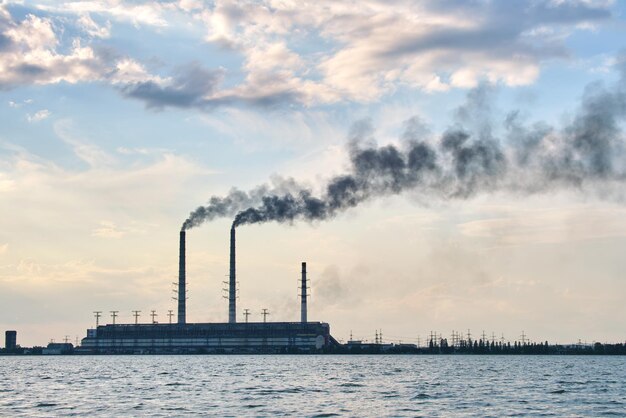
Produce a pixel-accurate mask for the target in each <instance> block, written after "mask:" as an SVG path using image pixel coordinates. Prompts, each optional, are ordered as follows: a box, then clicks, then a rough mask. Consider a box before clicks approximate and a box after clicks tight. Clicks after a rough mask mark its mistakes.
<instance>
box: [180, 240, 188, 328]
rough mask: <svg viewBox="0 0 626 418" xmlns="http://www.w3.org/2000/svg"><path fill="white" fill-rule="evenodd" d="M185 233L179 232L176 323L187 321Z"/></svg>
mask: <svg viewBox="0 0 626 418" xmlns="http://www.w3.org/2000/svg"><path fill="white" fill-rule="evenodd" d="M185 285H186V283H185V231H184V230H182V231H180V252H179V254H178V323H179V324H184V323H185V322H186V321H187V306H186V305H187V290H186V289H185Z"/></svg>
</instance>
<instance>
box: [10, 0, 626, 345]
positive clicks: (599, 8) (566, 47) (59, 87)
mask: <svg viewBox="0 0 626 418" xmlns="http://www.w3.org/2000/svg"><path fill="white" fill-rule="evenodd" d="M625 13H626V3H624V2H621V1H617V0H615V1H611V0H511V1H495V0H442V1H425V0H414V1H401V0H398V1H375V0H366V1H342V2H338V1H324V0H318V1H314V2H307V1H302V2H299V1H289V0H268V1H238V2H231V1H213V2H208V1H207V2H203V1H195V0H178V1H175V0H172V1H161V2H158V1H139V0H138V1H127V2H122V1H118V0H91V1H72V2H63V1H46V0H42V1H26V0H25V1H12V0H0V215H1V216H0V329H2V330H6V329H16V330H17V331H18V343H20V344H22V345H23V346H31V345H43V344H46V343H47V342H49V341H50V340H55V341H61V340H62V339H64V338H65V336H68V337H69V338H70V339H71V340H72V341H73V340H74V339H75V338H76V337H79V338H82V337H83V336H84V335H85V330H86V329H87V328H90V327H93V326H94V318H93V313H92V312H93V311H103V312H104V313H105V318H104V319H103V320H104V321H105V322H110V321H111V319H110V317H109V316H108V312H109V311H112V310H118V311H119V312H120V313H119V319H118V322H132V320H133V318H132V316H131V311H132V310H141V311H142V316H141V317H140V321H144V322H148V321H149V320H150V318H149V313H150V311H151V310H155V311H156V312H157V314H158V316H157V320H158V321H160V322H166V321H168V318H167V312H168V310H170V309H171V310H174V311H175V309H176V302H175V301H174V300H173V299H172V297H173V296H175V295H174V294H173V292H172V291H173V289H174V285H173V283H175V282H176V281H177V273H178V233H179V231H180V229H181V225H182V224H183V222H185V220H187V218H188V217H189V216H190V213H191V212H192V211H194V210H196V208H198V207H200V206H206V205H207V204H208V202H209V199H210V198H211V197H213V196H215V197H218V198H221V197H224V196H227V195H228V194H229V193H231V191H232V190H233V188H236V189H237V190H239V191H244V192H246V191H254V190H257V191H258V190H264V191H265V192H264V193H266V194H274V195H277V196H278V195H281V196H282V194H284V193H295V194H297V192H298V191H302V190H306V191H310V192H311V193H312V194H313V195H314V196H317V197H319V198H320V199H321V200H324V199H326V198H328V197H329V196H330V195H329V193H328V190H330V189H329V188H328V185H329V184H334V183H333V181H335V180H336V179H338V178H342V177H340V176H344V175H346V174H347V175H354V176H357V177H358V176H361V177H358V179H360V180H359V181H364V182H365V183H362V184H367V186H364V187H366V188H365V189H359V193H361V194H360V195H359V196H360V197H359V200H358V201H356V202H355V203H354V204H345V205H344V206H341V207H340V208H338V209H337V210H334V211H331V212H329V213H327V216H324V217H323V218H319V217H318V218H314V217H313V218H312V217H310V216H309V217H308V218H307V216H304V215H302V214H299V215H297V216H294V217H293V218H291V219H283V220H282V221H281V222H277V221H275V220H272V219H269V220H268V222H259V223H258V224H254V225H248V224H244V225H241V226H239V227H238V232H237V255H238V260H237V261H238V265H237V271H238V280H239V300H238V308H239V311H240V312H238V317H239V318H240V319H242V318H243V315H242V312H243V309H244V308H248V309H250V310H251V311H252V317H251V320H261V315H260V312H261V310H262V309H263V308H267V309H269V311H270V317H269V318H270V319H271V320H276V321H297V320H298V319H299V299H298V296H297V295H298V280H299V274H300V273H299V272H300V263H301V262H302V261H306V262H307V264H308V271H309V278H310V280H311V281H310V285H311V299H310V301H309V319H310V320H319V321H324V322H328V323H329V324H330V326H331V333H332V334H333V335H334V336H335V337H336V338H337V339H340V340H343V341H345V340H347V339H348V338H349V336H350V334H351V333H352V335H353V337H354V338H360V339H369V340H373V339H374V335H375V332H376V331H377V330H382V334H383V339H384V340H385V341H403V342H417V339H418V337H419V338H420V339H421V341H422V342H423V341H424V340H425V338H426V335H427V334H429V333H430V332H431V331H432V332H438V333H441V334H442V335H443V336H444V337H446V336H447V337H449V336H450V334H451V333H452V331H462V332H464V333H467V331H468V329H469V330H471V331H470V332H471V333H472V335H473V336H476V335H479V334H481V333H482V332H483V331H484V332H485V333H486V334H487V335H489V336H491V335H492V333H493V335H495V336H496V337H498V338H500V337H502V336H504V338H505V339H507V340H510V341H515V340H519V338H520V335H521V333H522V332H524V333H525V335H526V336H527V337H528V338H530V339H533V340H536V341H544V340H548V341H550V342H560V343H568V342H576V341H578V340H579V339H581V340H582V341H588V342H591V341H603V342H604V341H610V342H616V341H622V342H623V341H624V340H625V339H626V334H625V333H624V332H625V330H626V304H624V300H625V298H626V280H625V279H626V277H625V275H624V272H626V257H624V249H625V248H626V206H625V198H626V196H625V195H626V188H625V187H624V186H625V183H626V180H625V179H626V154H624V153H623V151H624V149H625V146H626V137H625V135H624V133H623V132H624V131H623V128H624V117H625V116H626V59H625V58H624V57H626V52H624V51H625V49H624V48H626V42H625V41H624V40H625V39H626V19H625ZM416 144H421V145H420V146H421V147H422V148H420V149H421V150H426V151H428V152H426V151H425V152H426V154H427V155H430V156H432V161H433V164H434V165H435V166H436V167H435V168H433V169H432V170H431V171H429V172H428V173H429V174H428V175H427V176H424V177H419V179H418V180H416V179H413V180H411V181H409V182H407V183H403V185H402V186H401V187H391V186H389V184H388V182H387V181H388V180H389V179H390V178H392V179H395V177H393V176H394V174H393V172H391V173H390V172H389V171H385V170H386V169H385V168H382V169H380V170H382V171H380V170H379V171H376V170H377V169H372V168H371V166H368V167H369V168H367V167H366V168H363V166H360V165H359V164H357V163H358V162H359V161H361V160H358V159H357V160H355V155H357V154H358V153H359V152H360V151H363V150H374V151H375V152H373V154H372V153H370V154H367V153H364V154H363V155H377V156H380V155H383V154H380V155H379V154H378V153H377V152H378V151H381V150H387V151H389V152H392V151H393V152H395V151H394V150H399V151H400V152H401V153H403V152H406V153H408V150H409V149H411V147H414V146H416ZM387 151H384V152H387ZM381 152H383V151H381ZM385 155H387V154H385ZM401 155H403V156H405V157H407V155H408V154H401ZM403 158H404V157H403ZM407 158H408V157H407ZM381 161H382V160H381ZM377 164H378V163H377ZM462 164H463V165H462ZM376 167H379V166H376ZM368 170H370V171H368ZM379 174H380V177H379ZM390 176H391V177H390ZM364 179H365V180H364ZM381 179H382V180H381ZM359 184H361V183H359ZM259 187H264V188H263V189H259ZM294 190H295V191H294ZM281 193H282V194H281ZM253 200H254V199H253ZM259 204H261V201H258V200H254V201H253V202H252V205H253V206H254V207H255V208H257V209H258V210H260V211H261V212H262V209H263V208H262V207H259V206H258V205H259ZM237 209H241V210H243V209H245V208H243V207H242V208H237ZM236 212H237V211H236ZM236 212H235V213H234V214H236ZM256 213H258V211H257V212H256ZM263 213H265V212H263ZM232 215H233V213H228V214H227V216H219V217H217V218H216V219H212V220H210V221H206V222H200V223H199V224H198V225H197V226H195V227H194V228H191V229H190V230H189V231H188V232H187V280H188V297H189V299H188V302H187V306H188V308H187V309H188V310H187V319H188V322H208V321H215V322H222V321H226V320H227V310H228V306H227V301H226V300H225V299H224V298H223V296H224V292H223V290H222V289H223V287H224V285H223V283H222V282H223V281H224V280H226V279H227V273H228V247H229V243H228V238H229V229H230V226H231V223H232V221H233V216H232Z"/></svg>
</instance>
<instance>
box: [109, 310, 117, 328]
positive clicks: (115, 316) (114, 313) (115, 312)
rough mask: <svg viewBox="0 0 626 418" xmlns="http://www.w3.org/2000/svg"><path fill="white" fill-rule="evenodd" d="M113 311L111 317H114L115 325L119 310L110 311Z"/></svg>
mask: <svg viewBox="0 0 626 418" xmlns="http://www.w3.org/2000/svg"><path fill="white" fill-rule="evenodd" d="M109 312H111V318H113V325H115V318H117V313H118V312H119V311H109Z"/></svg>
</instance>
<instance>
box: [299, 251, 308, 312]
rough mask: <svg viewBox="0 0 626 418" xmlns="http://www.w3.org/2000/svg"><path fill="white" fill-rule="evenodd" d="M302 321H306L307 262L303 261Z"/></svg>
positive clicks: (301, 287)
mask: <svg viewBox="0 0 626 418" xmlns="http://www.w3.org/2000/svg"><path fill="white" fill-rule="evenodd" d="M300 298H301V299H300V300H301V302H300V322H302V323H303V324H304V323H306V298H307V294H306V263H305V262H302V285H301V286H300Z"/></svg>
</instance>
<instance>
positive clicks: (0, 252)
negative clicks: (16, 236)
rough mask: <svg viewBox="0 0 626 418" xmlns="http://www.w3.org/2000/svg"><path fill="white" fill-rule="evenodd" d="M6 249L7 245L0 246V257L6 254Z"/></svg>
mask: <svg viewBox="0 0 626 418" xmlns="http://www.w3.org/2000/svg"><path fill="white" fill-rule="evenodd" d="M8 249H9V244H6V243H5V244H2V245H0V255H2V254H4V253H6V252H7V250H8Z"/></svg>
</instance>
